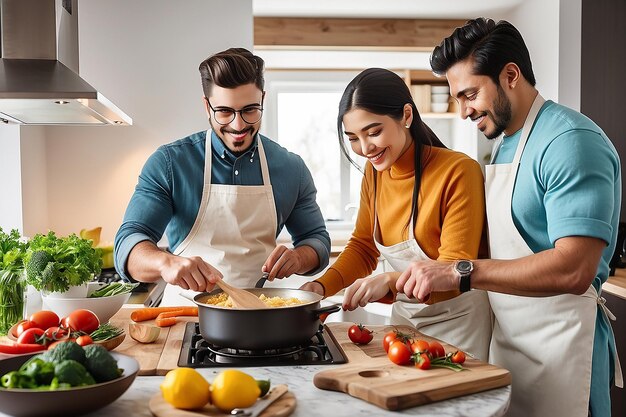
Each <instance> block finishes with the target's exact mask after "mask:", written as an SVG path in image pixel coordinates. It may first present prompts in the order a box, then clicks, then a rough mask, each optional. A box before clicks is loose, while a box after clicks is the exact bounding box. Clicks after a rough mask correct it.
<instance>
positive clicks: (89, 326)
mask: <svg viewBox="0 0 626 417" xmlns="http://www.w3.org/2000/svg"><path fill="white" fill-rule="evenodd" d="M67 324H68V327H69V328H70V329H71V330H72V331H76V332H84V333H88V334H89V333H91V332H93V331H94V330H96V329H97V328H98V327H99V326H100V320H98V316H96V315H95V313H94V312H93V311H91V310H74V311H72V312H71V313H70V315H69V316H67Z"/></svg>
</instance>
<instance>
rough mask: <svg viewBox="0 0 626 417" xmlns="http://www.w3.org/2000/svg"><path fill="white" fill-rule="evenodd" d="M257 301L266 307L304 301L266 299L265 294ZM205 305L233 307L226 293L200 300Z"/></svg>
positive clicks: (296, 299)
mask: <svg viewBox="0 0 626 417" xmlns="http://www.w3.org/2000/svg"><path fill="white" fill-rule="evenodd" d="M259 299H260V300H261V301H263V302H264V303H265V304H267V306H268V307H287V306H295V305H299V304H304V301H302V300H300V299H299V298H295V297H291V298H283V297H267V296H266V295H265V294H261V295H260V296H259ZM202 302H204V303H205V304H211V305H214V306H216V307H233V303H232V301H231V299H230V297H229V296H228V295H227V294H226V293H223V292H221V293H219V294H215V295H210V296H208V297H207V298H206V299H204V300H202Z"/></svg>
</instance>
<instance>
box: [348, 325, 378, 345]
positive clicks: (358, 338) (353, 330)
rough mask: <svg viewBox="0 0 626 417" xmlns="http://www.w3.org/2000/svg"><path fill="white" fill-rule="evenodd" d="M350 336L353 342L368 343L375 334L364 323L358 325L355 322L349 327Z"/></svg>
mask: <svg viewBox="0 0 626 417" xmlns="http://www.w3.org/2000/svg"><path fill="white" fill-rule="evenodd" d="M348 337H350V340H352V342H353V343H357V344H359V345H367V344H368V343H369V342H371V341H372V339H373V338H374V335H373V334H372V331H371V330H369V329H366V328H365V327H364V326H363V325H362V324H359V325H358V326H357V325H356V324H355V325H353V326H350V328H349V329H348Z"/></svg>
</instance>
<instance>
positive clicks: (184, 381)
mask: <svg viewBox="0 0 626 417" xmlns="http://www.w3.org/2000/svg"><path fill="white" fill-rule="evenodd" d="M161 393H162V394H163V398H164V399H165V401H167V402H168V403H170V404H171V405H172V406H173V407H175V408H182V409H185V410H193V409H196V408H202V407H204V406H205V405H206V404H207V403H208V402H209V401H210V400H211V385H210V384H209V382H208V381H207V380H206V379H204V377H203V376H202V375H200V373H199V372H198V371H196V370H195V369H191V368H176V369H174V370H171V371H169V372H168V373H167V375H165V380H163V383H161Z"/></svg>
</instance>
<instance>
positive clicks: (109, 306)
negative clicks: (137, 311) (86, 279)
mask: <svg viewBox="0 0 626 417" xmlns="http://www.w3.org/2000/svg"><path fill="white" fill-rule="evenodd" d="M96 289H97V287H94V288H93V289H91V288H90V293H91V292H93V291H95V290H96ZM130 296H131V293H126V294H118V295H114V296H112V297H98V298H55V297H52V296H51V295H42V296H41V299H42V302H43V307H42V309H43V310H52V311H54V312H55V313H57V315H58V316H59V318H63V317H67V316H68V315H69V314H70V313H71V312H72V311H74V310H78V309H85V310H91V311H93V312H94V313H95V314H96V316H98V320H100V324H104V323H108V322H109V320H110V319H111V317H113V315H114V314H115V313H117V312H118V311H119V309H120V308H122V306H123V305H124V304H125V303H126V302H127V301H128V299H129V298H130Z"/></svg>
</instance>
